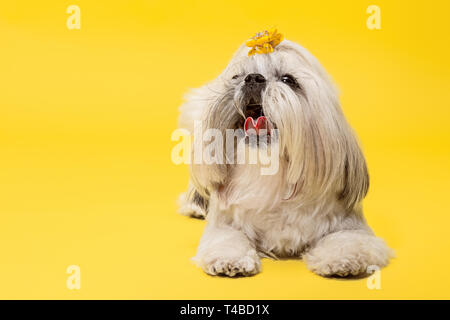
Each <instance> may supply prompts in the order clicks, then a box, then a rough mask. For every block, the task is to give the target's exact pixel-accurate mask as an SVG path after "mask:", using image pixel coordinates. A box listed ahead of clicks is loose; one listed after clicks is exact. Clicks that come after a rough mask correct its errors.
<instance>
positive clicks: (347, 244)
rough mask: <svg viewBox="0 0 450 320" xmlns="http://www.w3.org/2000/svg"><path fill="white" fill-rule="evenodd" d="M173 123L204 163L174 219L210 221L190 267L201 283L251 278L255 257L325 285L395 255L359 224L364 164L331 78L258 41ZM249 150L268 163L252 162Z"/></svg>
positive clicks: (297, 55) (275, 42) (315, 65)
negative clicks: (297, 268) (280, 261)
mask: <svg viewBox="0 0 450 320" xmlns="http://www.w3.org/2000/svg"><path fill="white" fill-rule="evenodd" d="M249 47H250V49H249ZM180 111H181V116H180V119H179V125H180V127H181V128H185V129H187V130H189V131H190V132H191V133H194V132H195V131H197V133H199V134H198V136H199V137H200V138H198V137H197V139H196V137H195V134H194V143H193V148H192V153H193V154H194V153H195V152H196V151H199V150H200V152H203V153H205V152H206V153H208V152H209V153H210V158H211V157H212V160H211V159H209V161H194V163H192V164H191V166H190V168H191V175H190V177H191V178H190V182H189V189H188V191H187V192H186V193H184V194H182V195H181V196H180V212H181V213H182V214H185V215H188V216H192V217H205V218H206V220H207V225H206V228H205V231H204V234H203V236H202V238H201V241H200V245H199V248H198V252H197V254H196V256H195V257H194V261H195V262H196V263H197V265H198V266H200V267H201V268H202V269H203V270H204V271H205V272H206V273H208V274H210V275H224V276H230V277H233V276H249V275H254V274H256V273H258V272H259V271H260V270H261V262H260V259H261V258H262V257H271V258H286V257H301V258H302V259H303V260H304V261H305V262H306V264H307V267H308V268H309V269H310V270H311V271H313V272H315V273H317V274H319V275H322V276H342V277H344V276H351V275H353V276H354V275H363V274H366V273H367V272H368V269H370V268H374V269H377V268H382V267H384V266H386V265H387V264H388V261H389V259H390V258H391V257H392V255H393V252H392V251H391V249H389V248H388V247H387V246H386V244H385V242H384V241H383V240H382V239H380V238H378V237H376V236H375V235H374V233H373V232H372V230H371V229H370V227H369V226H368V225H367V223H366V221H365V219H364V216H363V213H362V207H361V200H362V199H363V198H364V197H365V195H366V193H367V190H368V187H369V176H368V172H367V167H366V162H365V159H364V156H363V153H362V151H361V149H360V147H359V145H358V141H357V139H356V137H355V135H354V133H353V131H352V129H351V128H350V126H349V124H348V123H347V121H346V119H345V117H344V114H343V112H342V110H341V107H340V104H339V99H338V95H337V92H336V90H335V88H334V86H333V84H332V83H331V81H330V79H329V77H328V75H327V73H326V72H325V71H324V69H323V68H322V66H321V65H320V63H319V62H318V60H317V59H316V58H315V57H313V56H312V55H311V53H309V52H308V51H307V50H306V49H304V48H303V47H301V46H300V45H298V44H295V43H293V42H291V41H288V40H283V39H282V36H281V35H280V34H279V33H277V31H276V30H270V31H265V32H262V33H259V34H257V35H255V37H253V38H252V39H250V40H249V41H247V43H246V44H244V45H243V46H241V48H240V49H239V50H238V51H237V53H236V54H235V55H234V57H233V59H232V60H231V62H230V63H229V65H228V66H227V67H226V69H225V71H223V73H222V74H221V75H219V77H218V78H217V79H215V80H213V81H212V82H211V83H208V84H206V85H205V86H203V87H201V88H199V89H197V90H194V91H193V92H191V94H190V95H189V96H188V97H187V102H186V103H185V104H183V105H182V106H181V108H180ZM208 130H215V131H214V132H215V134H207V131H208ZM230 130H232V131H231V132H234V134H229V131H230ZM218 133H221V134H222V136H221V137H219V135H218ZM216 134H217V135H216ZM205 136H207V137H205ZM213 136H214V139H212V137H213ZM219 138H220V139H219ZM212 140H214V141H212ZM207 142H210V146H206V143H207ZM211 145H213V146H214V147H211ZM228 147H231V148H228ZM233 147H234V148H233ZM229 149H232V150H231V151H230V150H229ZM235 149H237V151H236V152H234V151H235ZM255 150H256V151H258V152H259V154H260V156H261V154H265V159H264V157H259V158H258V159H257V160H256V161H253V162H251V161H248V159H246V156H247V155H249V154H250V153H251V152H253V151H255ZM207 151H208V152H207ZM260 151H264V152H260ZM219 153H220V154H222V155H223V157H222V158H224V159H219V158H220V157H218V154H219ZM274 155H275V157H274ZM239 157H241V158H240V159H241V160H242V159H243V158H245V159H246V161H238V160H239V159H238V158H239ZM269 157H270V159H269V160H271V161H272V162H276V165H274V164H273V163H270V164H268V162H267V159H268V158H269ZM221 160H223V161H221ZM253 160H254V159H253ZM263 160H264V161H263ZM269 166H271V167H272V169H273V170H268V171H269V172H265V173H264V172H263V171H262V170H263V169H267V168H268V167H269Z"/></svg>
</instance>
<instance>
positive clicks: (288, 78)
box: [280, 74, 298, 87]
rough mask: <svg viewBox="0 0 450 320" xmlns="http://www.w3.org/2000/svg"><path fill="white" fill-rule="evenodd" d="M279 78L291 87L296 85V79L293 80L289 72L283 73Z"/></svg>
mask: <svg viewBox="0 0 450 320" xmlns="http://www.w3.org/2000/svg"><path fill="white" fill-rule="evenodd" d="M280 80H281V81H282V82H283V83H286V84H287V85H289V86H291V87H298V83H297V80H295V79H294V77H293V76H291V75H290V74H285V75H283V76H282V77H281V79H280Z"/></svg>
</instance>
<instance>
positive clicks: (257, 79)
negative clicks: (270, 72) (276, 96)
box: [244, 73, 266, 84]
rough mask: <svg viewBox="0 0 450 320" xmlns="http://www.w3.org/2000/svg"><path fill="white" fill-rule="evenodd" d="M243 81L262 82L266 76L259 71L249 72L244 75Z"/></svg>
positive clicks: (249, 82)
mask: <svg viewBox="0 0 450 320" xmlns="http://www.w3.org/2000/svg"><path fill="white" fill-rule="evenodd" d="M244 81H245V83H247V84H252V83H264V82H266V78H264V76H263V75H262V74H259V73H250V74H249V75H247V76H246V77H245V80H244Z"/></svg>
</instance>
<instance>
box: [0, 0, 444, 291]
mask: <svg viewBox="0 0 450 320" xmlns="http://www.w3.org/2000/svg"><path fill="white" fill-rule="evenodd" d="M372 4H375V5H377V6H379V8H380V9H381V30H369V29H368V28H367V26H366V20H367V18H368V16H369V15H368V14H367V13H366V9H367V7H368V6H369V5H372ZM69 5H78V6H79V8H80V9H81V29H79V30H69V29H68V28H67V25H66V20H67V19H68V17H69V14H67V13H66V10H67V7H68V6H69ZM449 12H450V5H449V2H448V1H384V0H374V1H361V0H358V1H355V0H351V1H350V0H345V1H275V2H264V1H242V0H238V1H179V2H176V1H159V0H153V1H100V0H96V1H87V0H73V1H2V2H1V4H0V35H1V37H0V219H1V222H0V298H44V299H46V298H64V299H67V298H68V299H72V298H73V299H80V298H137V299H144V298H145V299H154V298H157V299H171V298H172V299H182V298H184V299H187V298H201V299H216V298H222V299H229V298H234V299H252V298H258V299H302V298H311V299H315V298H324V299H331V298H345V299H351V298H353V299H360V298H369V299H381V298H386V299H391V298H450V294H449V292H448V288H449V287H450V276H449V271H450V257H449V251H450V232H449V222H450V212H449V211H450V210H449V209H450V205H449V201H448V198H449V184H450V174H449V160H450V143H449V138H450V129H449V127H450V121H449V120H450V81H449V79H450V62H449V61H450V59H449V57H450V50H449V32H450V28H449V24H448V13H449ZM268 26H269V27H270V26H276V27H278V29H279V31H280V32H281V33H283V34H284V36H285V37H286V38H287V39H290V40H294V41H296V42H299V43H300V44H302V45H303V46H305V47H306V48H308V49H309V50H310V51H311V52H312V53H313V54H314V55H315V56H316V57H317V58H318V59H319V60H320V61H321V62H322V63H323V65H324V67H325V68H326V69H327V70H328V72H329V73H330V74H331V76H332V78H333V79H334V81H335V82H336V83H337V85H338V87H339V89H340V92H341V101H342V105H343V109H344V112H345V113H346V115H347V117H348V119H349V121H350V123H351V124H352V126H353V127H354V128H355V130H356V132H357V133H358V135H359V138H360V140H361V142H362V145H363V148H364V151H365V154H366V156H367V161H368V166H369V171H370V175H371V188H370V191H369V194H368V197H367V198H366V200H365V201H364V208H365V214H366V217H367V220H368V221H369V223H370V225H371V226H372V227H373V229H374V230H375V232H376V233H377V235H379V236H381V237H383V238H384V239H386V241H387V242H388V244H389V245H390V246H391V247H392V248H394V249H395V251H396V254H397V258H396V259H395V260H393V261H392V263H391V264H390V265H389V266H388V267H387V268H385V269H383V270H382V272H381V289H379V290H369V289H368V288H367V286H366V280H365V279H359V280H335V279H325V278H321V277H319V276H316V275H314V274H312V273H311V272H309V271H308V270H307V269H306V267H305V265H304V263H303V262H302V261H300V260H287V261H272V260H267V259H265V260H263V272H262V273H261V274H259V275H257V276H255V277H252V278H239V279H227V278H217V277H210V276H207V275H205V274H204V273H203V272H202V271H201V270H200V269H198V268H197V267H195V266H194V265H193V264H192V263H191V262H190V258H191V257H192V256H193V255H194V254H195V250H196V246H197V245H198V242H199V239H200V236H201V233H202V230H203V227H204V225H205V222H204V221H200V220H193V219H188V218H186V217H182V216H179V215H177V213H176V210H177V206H176V198H177V195H178V194H179V193H180V192H182V191H183V190H184V189H185V187H186V185H187V179H188V169H187V167H186V166H184V165H180V166H176V165H174V164H173V163H172V162H171V159H170V152H171V149H172V147H173V146H174V145H175V144H176V143H175V142H172V141H171V140H170V136H171V133H172V131H173V130H174V129H175V128H176V122H177V108H178V106H179V105H180V104H181V103H182V96H183V94H184V93H185V92H186V91H187V90H188V89H189V88H192V87H197V86H200V85H202V84H203V83H204V82H206V81H208V80H211V79H213V78H214V77H216V76H217V75H218V74H219V73H220V72H221V71H222V70H223V68H224V67H225V66H226V64H227V62H228V61H229V59H230V58H231V56H232V54H233V52H234V51H235V50H236V49H237V48H238V46H239V45H240V44H241V43H242V42H243V41H245V40H246V39H248V38H249V37H250V36H252V35H253V34H254V33H256V32H257V31H260V30H262V29H265V28H266V27H268ZM69 265H77V266H79V267H80V270H81V288H80V290H69V289H68V288H67V286H66V280H67V277H68V276H69V275H68V274H67V273H66V269H67V267H68V266H69Z"/></svg>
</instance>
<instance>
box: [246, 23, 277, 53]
mask: <svg viewBox="0 0 450 320" xmlns="http://www.w3.org/2000/svg"><path fill="white" fill-rule="evenodd" d="M281 41H283V35H282V34H281V33H277V29H270V30H269V31H267V30H265V31H262V32H258V33H257V34H255V35H254V36H253V38H251V39H249V40H247V42H246V43H245V45H246V46H247V47H251V49H250V51H249V52H248V55H249V56H251V55H254V54H255V53H260V54H262V53H271V52H273V49H274V48H275V47H276V46H277V45H279V44H280V42H281Z"/></svg>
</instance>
